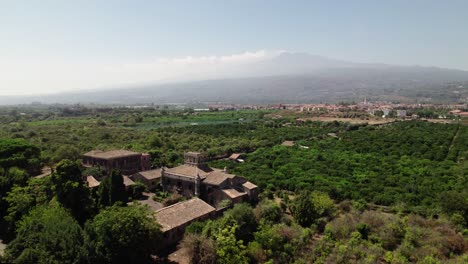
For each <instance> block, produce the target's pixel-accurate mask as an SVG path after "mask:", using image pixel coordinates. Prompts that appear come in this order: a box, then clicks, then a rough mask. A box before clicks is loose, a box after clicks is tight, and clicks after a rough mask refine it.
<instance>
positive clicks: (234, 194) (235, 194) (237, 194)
mask: <svg viewBox="0 0 468 264" xmlns="http://www.w3.org/2000/svg"><path fill="white" fill-rule="evenodd" d="M222 191H223V193H225V194H226V195H227V196H228V197H229V198H231V199H235V198H238V197H241V196H244V195H247V193H246V192H239V191H238V190H236V189H232V188H231V189H223V190H222Z"/></svg>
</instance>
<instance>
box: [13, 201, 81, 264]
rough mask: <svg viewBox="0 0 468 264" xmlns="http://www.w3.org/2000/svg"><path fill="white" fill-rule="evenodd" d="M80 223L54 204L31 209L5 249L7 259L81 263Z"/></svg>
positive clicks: (19, 261)
mask: <svg viewBox="0 0 468 264" xmlns="http://www.w3.org/2000/svg"><path fill="white" fill-rule="evenodd" d="M84 255H85V251H84V246H83V233H82V230H81V227H80V225H79V224H78V223H77V222H76V221H75V220H74V219H73V217H72V216H71V215H70V214H69V213H68V212H67V210H65V209H64V208H63V207H61V206H60V205H58V204H53V205H49V206H40V207H36V208H35V209H33V210H32V211H31V212H30V214H29V215H28V216H26V217H25V218H23V220H21V222H20V225H19V228H18V235H17V237H16V238H15V239H14V240H13V241H12V242H11V243H10V244H9V245H8V247H7V249H6V259H7V261H8V263H18V264H22V263H25V264H26V263H57V264H58V263H83V260H84Z"/></svg>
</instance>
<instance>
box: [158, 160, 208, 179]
mask: <svg viewBox="0 0 468 264" xmlns="http://www.w3.org/2000/svg"><path fill="white" fill-rule="evenodd" d="M212 171H213V170H212V169H211V168H209V167H207V166H198V167H197V166H193V165H187V164H184V165H180V166H177V167H174V168H169V169H166V172H167V173H172V174H177V175H182V176H186V177H190V178H195V177H196V176H197V173H198V174H200V178H202V179H204V178H205V177H206V175H207V174H208V173H210V172H212Z"/></svg>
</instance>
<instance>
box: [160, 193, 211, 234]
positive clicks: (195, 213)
mask: <svg viewBox="0 0 468 264" xmlns="http://www.w3.org/2000/svg"><path fill="white" fill-rule="evenodd" d="M215 210H216V209H215V208H214V207H212V206H211V205H209V204H207V203H205V202H204V201H203V200H201V199H200V198H193V199H190V200H188V201H183V202H180V203H176V204H173V205H171V206H168V207H164V208H162V209H159V210H158V211H156V213H155V216H156V220H157V221H158V223H159V224H160V225H161V230H162V231H163V232H166V231H168V230H171V229H173V228H175V227H178V226H181V225H184V224H186V223H188V222H190V221H194V220H197V219H199V218H200V217H203V216H205V215H207V214H209V213H212V212H214V211H215Z"/></svg>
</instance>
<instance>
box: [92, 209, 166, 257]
mask: <svg viewBox="0 0 468 264" xmlns="http://www.w3.org/2000/svg"><path fill="white" fill-rule="evenodd" d="M85 231H86V232H85V243H86V247H87V249H88V251H89V256H88V261H89V262H90V263H150V261H151V255H154V254H156V253H157V250H158V249H159V248H160V247H161V231H160V227H159V225H158V224H157V223H156V220H155V218H154V216H153V213H152V212H151V211H149V210H148V209H147V208H146V207H143V206H137V205H131V206H127V207H120V206H115V205H114V206H112V207H108V208H106V209H103V210H102V211H101V212H100V213H99V214H98V215H96V216H95V217H94V219H93V220H91V221H90V222H88V223H86V227H85Z"/></svg>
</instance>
